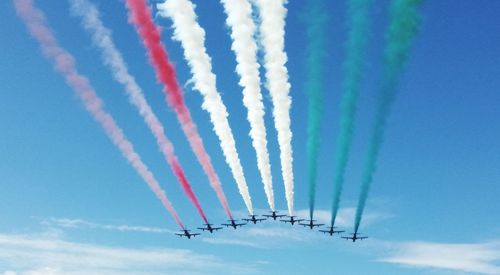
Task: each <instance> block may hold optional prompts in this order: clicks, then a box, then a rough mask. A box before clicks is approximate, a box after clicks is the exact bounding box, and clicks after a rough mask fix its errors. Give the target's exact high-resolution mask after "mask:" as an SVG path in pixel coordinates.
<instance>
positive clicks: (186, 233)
mask: <svg viewBox="0 0 500 275" xmlns="http://www.w3.org/2000/svg"><path fill="white" fill-rule="evenodd" d="M189 231H191V230H187V229H182V230H181V232H182V233H175V235H177V236H179V237H181V238H182V237H187V238H188V239H191V237H193V238H194V237H196V236H197V235H200V233H189Z"/></svg>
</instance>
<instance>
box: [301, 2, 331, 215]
mask: <svg viewBox="0 0 500 275" xmlns="http://www.w3.org/2000/svg"><path fill="white" fill-rule="evenodd" d="M325 4H326V0H313V1H307V13H306V19H307V41H308V44H307V63H306V68H307V76H306V79H307V80H306V84H305V88H306V91H307V94H308V100H309V112H308V122H307V123H308V127H307V165H308V167H307V168H308V184H309V216H310V219H313V214H314V204H315V197H316V180H317V179H316V177H317V170H318V168H317V166H318V152H319V145H320V140H319V130H320V124H321V115H322V113H323V90H324V75H325V60H326V53H327V51H326V28H327V27H328V21H329V18H328V14H327V9H326V8H325Z"/></svg>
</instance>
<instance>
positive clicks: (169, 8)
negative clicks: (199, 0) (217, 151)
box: [157, 0, 253, 214]
mask: <svg viewBox="0 0 500 275" xmlns="http://www.w3.org/2000/svg"><path fill="white" fill-rule="evenodd" d="M157 7H158V9H159V11H160V15H162V16H164V17H170V18H171V19H172V21H173V25H174V37H173V38H174V39H175V40H177V41H180V42H181V43H182V46H183V48H184V57H185V58H186V60H187V61H188V63H189V66H190V67H191V73H192V74H193V80H194V87H195V88H196V89H197V90H198V91H199V92H200V93H201V94H202V95H203V105H202V108H203V109H204V110H206V111H208V113H209V114H210V119H211V121H212V124H213V128H214V131H215V133H216V134H217V136H218V137H219V141H220V145H221V148H222V152H223V153H224V156H225V158H226V162H227V164H228V165H229V167H230V168H231V172H232V174H233V177H234V179H235V181H236V184H237V186H238V189H239V191H240V194H241V196H242V197H243V201H244V202H245V205H246V207H247V209H248V212H249V213H250V214H253V207H252V200H251V197H250V194H249V193H248V186H247V183H246V180H245V176H244V174H243V167H242V166H241V162H240V159H239V156H238V152H237V151H236V145H235V144H236V142H235V140H234V137H233V132H232V131H231V128H230V126H229V122H228V120H227V116H228V113H227V110H226V106H225V105H224V103H223V102H222V99H221V97H220V95H219V93H218V92H217V88H216V77H215V74H214V73H213V72H212V64H211V60H210V57H209V56H208V54H207V51H206V48H205V31H204V30H203V29H202V28H201V26H200V25H199V24H198V23H197V22H196V14H195V11H194V8H195V7H194V5H193V4H192V3H191V2H190V1H188V0H167V1H165V2H164V3H163V4H158V5H157Z"/></svg>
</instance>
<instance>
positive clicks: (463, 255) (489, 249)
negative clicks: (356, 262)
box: [379, 241, 500, 274]
mask: <svg viewBox="0 0 500 275" xmlns="http://www.w3.org/2000/svg"><path fill="white" fill-rule="evenodd" d="M379 261H381V262H387V263H394V264H400V265H405V266H411V267H418V268H433V269H447V270H451V271H461V272H466V273H477V274H500V265H499V262H500V241H492V242H485V243H472V244H466V243H462V244H452V243H431V242H418V241H417V242H407V243H403V244H398V245H396V249H394V250H393V252H391V255H389V256H388V257H386V258H382V259H380V260H379Z"/></svg>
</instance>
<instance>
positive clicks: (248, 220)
mask: <svg viewBox="0 0 500 275" xmlns="http://www.w3.org/2000/svg"><path fill="white" fill-rule="evenodd" d="M249 216H250V217H251V218H250V219H243V220H244V221H247V222H253V224H257V222H261V221H265V220H267V219H265V218H261V219H257V218H256V216H257V215H249Z"/></svg>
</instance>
